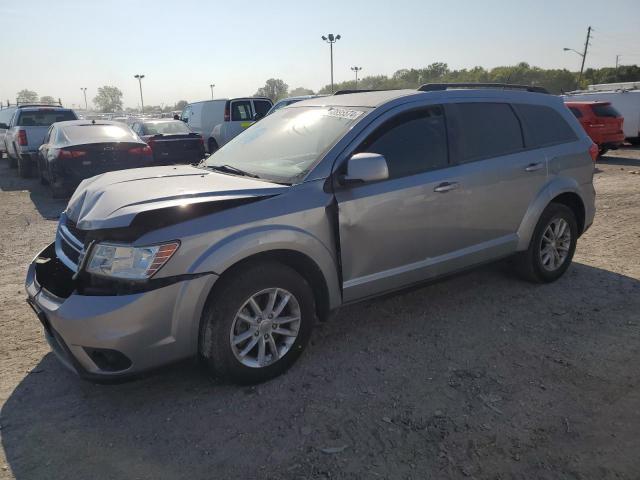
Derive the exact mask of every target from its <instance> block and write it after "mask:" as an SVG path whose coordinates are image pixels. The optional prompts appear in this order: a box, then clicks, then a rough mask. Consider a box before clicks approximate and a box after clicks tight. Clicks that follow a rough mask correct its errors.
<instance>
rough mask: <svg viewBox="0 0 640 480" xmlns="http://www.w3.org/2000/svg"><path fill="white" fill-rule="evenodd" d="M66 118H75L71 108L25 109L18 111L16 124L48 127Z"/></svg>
mask: <svg viewBox="0 0 640 480" xmlns="http://www.w3.org/2000/svg"><path fill="white" fill-rule="evenodd" d="M66 120H77V117H76V116H75V114H74V113H73V112H72V111H71V110H53V109H48V110H45V109H43V110H27V111H21V112H20V116H19V118H18V122H17V124H18V126H19V127H48V126H50V125H51V124H52V123H55V122H64V121H66Z"/></svg>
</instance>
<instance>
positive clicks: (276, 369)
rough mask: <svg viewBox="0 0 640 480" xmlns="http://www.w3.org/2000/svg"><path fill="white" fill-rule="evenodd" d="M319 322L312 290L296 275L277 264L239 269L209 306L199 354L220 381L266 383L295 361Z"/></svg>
mask: <svg viewBox="0 0 640 480" xmlns="http://www.w3.org/2000/svg"><path fill="white" fill-rule="evenodd" d="M314 321H315V301H314V297H313V293H312V290H311V288H310V286H309V284H308V283H307V281H306V280H305V279H304V278H303V277H302V276H301V275H299V274H298V273H297V272H296V271H295V270H293V269H292V268H290V267H288V266H286V265H283V264H280V263H275V262H265V263H260V264H254V265H248V266H245V267H240V268H239V269H238V270H236V271H235V272H232V273H230V277H228V278H226V279H223V280H222V284H221V285H220V286H219V287H218V288H216V290H215V291H214V293H213V294H212V296H211V298H210V299H209V301H208V306H207V308H206V309H205V313H204V315H203V319H202V328H201V333H200V354H201V356H202V357H203V358H204V360H205V362H206V364H207V366H208V368H209V370H210V371H211V372H212V373H213V374H214V375H216V376H219V377H221V378H223V379H225V380H228V381H231V382H234V383H241V384H251V383H259V382H263V381H265V380H268V379H270V378H273V377H275V376H277V375H280V374H281V373H283V372H285V371H286V370H287V369H288V368H289V367H290V366H291V365H292V364H293V363H294V362H295V361H296V359H297V358H298V357H299V356H300V354H301V353H302V351H303V349H304V347H305V346H306V345H307V343H308V341H309V337H310V335H311V330H312V328H313V323H314Z"/></svg>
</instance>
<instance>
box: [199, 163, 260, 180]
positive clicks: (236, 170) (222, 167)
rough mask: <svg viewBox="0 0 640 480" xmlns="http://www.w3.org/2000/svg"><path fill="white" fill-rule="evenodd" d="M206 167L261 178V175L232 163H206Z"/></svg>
mask: <svg viewBox="0 0 640 480" xmlns="http://www.w3.org/2000/svg"><path fill="white" fill-rule="evenodd" d="M206 167H207V168H210V169H211V170H216V171H218V172H226V173H232V174H234V175H242V176H243V177H251V178H260V176H258V175H256V174H255V173H249V172H245V171H244V170H240V169H239V168H236V167H232V166H231V165H206Z"/></svg>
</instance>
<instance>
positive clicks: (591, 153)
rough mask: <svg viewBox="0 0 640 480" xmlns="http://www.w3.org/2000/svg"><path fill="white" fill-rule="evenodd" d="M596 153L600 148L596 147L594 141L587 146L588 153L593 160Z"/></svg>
mask: <svg viewBox="0 0 640 480" xmlns="http://www.w3.org/2000/svg"><path fill="white" fill-rule="evenodd" d="M598 153H600V150H599V149H598V145H596V144H595V143H592V144H591V146H590V147H589V155H591V160H593V161H594V162H595V161H596V160H597V159H598Z"/></svg>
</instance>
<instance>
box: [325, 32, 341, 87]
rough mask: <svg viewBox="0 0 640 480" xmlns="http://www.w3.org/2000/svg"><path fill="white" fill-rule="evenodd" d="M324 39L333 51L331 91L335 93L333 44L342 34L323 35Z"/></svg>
mask: <svg viewBox="0 0 640 480" xmlns="http://www.w3.org/2000/svg"><path fill="white" fill-rule="evenodd" d="M322 40H324V41H325V42H327V43H328V44H329V49H330V51H331V93H333V44H334V43H336V42H337V41H338V40H340V35H335V36H334V35H333V33H329V34H327V36H326V37H325V36H324V35H323V36H322Z"/></svg>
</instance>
